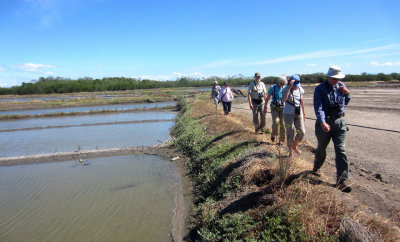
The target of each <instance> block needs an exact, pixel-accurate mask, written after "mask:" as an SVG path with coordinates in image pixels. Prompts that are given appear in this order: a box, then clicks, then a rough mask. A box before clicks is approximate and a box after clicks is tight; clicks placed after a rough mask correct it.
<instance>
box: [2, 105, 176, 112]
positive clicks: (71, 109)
mask: <svg viewBox="0 0 400 242" xmlns="http://www.w3.org/2000/svg"><path fill="white" fill-rule="evenodd" d="M174 105H175V103H174V102H163V103H140V104H116V105H101V106H90V107H67V108H49V109H32V110H13V111H1V112H0V115H12V114H33V115H34V114H45V113H57V112H64V113H70V112H88V111H101V110H120V111H121V110H128V109H143V108H156V107H159V108H160V107H166V106H174Z"/></svg>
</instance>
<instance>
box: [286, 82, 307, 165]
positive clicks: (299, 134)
mask: <svg viewBox="0 0 400 242" xmlns="http://www.w3.org/2000/svg"><path fill="white" fill-rule="evenodd" d="M303 96H304V89H303V88H302V87H301V84H300V76H299V75H292V76H290V78H289V82H288V85H287V86H286V87H285V88H284V89H283V90H282V102H285V108H284V109H283V119H284V120H285V126H286V136H287V145H288V147H289V157H290V158H292V157H293V151H295V152H296V153H297V154H300V153H301V152H300V150H299V149H298V148H297V145H298V144H299V142H300V141H302V140H303V138H304V135H305V133H306V129H305V126H304V122H305V119H306V116H305V110H304V102H303ZM293 126H294V127H293Z"/></svg>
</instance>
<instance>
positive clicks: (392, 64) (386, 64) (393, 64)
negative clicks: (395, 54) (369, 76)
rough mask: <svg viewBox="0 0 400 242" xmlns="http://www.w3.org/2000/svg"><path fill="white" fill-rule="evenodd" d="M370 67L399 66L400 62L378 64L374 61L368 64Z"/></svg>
mask: <svg viewBox="0 0 400 242" xmlns="http://www.w3.org/2000/svg"><path fill="white" fill-rule="evenodd" d="M369 65H370V66H400V61H397V62H385V63H382V64H380V63H378V62H376V61H372V62H370V63H369Z"/></svg>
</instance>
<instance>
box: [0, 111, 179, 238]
mask: <svg viewBox="0 0 400 242" xmlns="http://www.w3.org/2000/svg"><path fill="white" fill-rule="evenodd" d="M161 105H171V104H170V103H168V104H165V103H164V104H161ZM113 106H114V105H113ZM129 106H130V107H129V109H130V108H132V105H129ZM79 108H81V107H79ZM85 108H88V107H85ZM90 108H92V109H94V108H99V110H101V109H103V108H104V107H103V106H102V107H90ZM29 111H32V110H29ZM35 111H38V112H47V111H48V110H35ZM175 115H176V114H175V113H173V112H168V111H161V112H155V111H147V112H132V113H118V112H117V113H106V114H96V115H82V116H68V117H52V118H37V119H35V118H32V119H23V120H14V121H12V120H7V121H0V158H7V157H14V156H22V155H33V154H47V153H54V152H64V151H80V150H96V149H99V150H101V149H106V148H120V147H137V146H153V145H157V144H160V143H163V142H165V141H167V140H168V139H169V138H170V136H169V129H170V128H171V127H172V126H173V124H174V118H175ZM180 186H181V176H180V174H179V172H178V170H177V168H176V167H175V165H174V164H173V163H171V162H170V161H169V160H166V159H165V158H162V157H159V156H155V155H126V156H111V157H103V158H89V159H85V160H84V161H83V162H80V161H79V160H70V161H64V162H50V163H38V164H33V165H15V166H3V167H0V241H171V240H172V239H171V231H172V224H173V222H172V221H173V218H174V214H175V211H176V209H177V201H176V200H177V194H178V192H177V191H178V189H179V187H180Z"/></svg>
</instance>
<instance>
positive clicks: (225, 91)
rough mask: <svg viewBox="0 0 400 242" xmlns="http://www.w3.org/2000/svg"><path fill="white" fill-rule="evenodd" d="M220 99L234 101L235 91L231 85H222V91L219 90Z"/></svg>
mask: <svg viewBox="0 0 400 242" xmlns="http://www.w3.org/2000/svg"><path fill="white" fill-rule="evenodd" d="M219 100H221V101H223V102H232V100H233V93H232V91H231V89H230V88H229V87H225V86H223V87H221V91H220V92H219Z"/></svg>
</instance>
